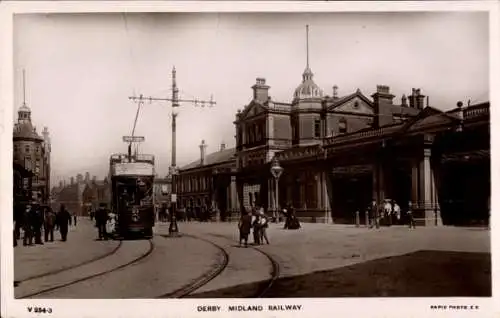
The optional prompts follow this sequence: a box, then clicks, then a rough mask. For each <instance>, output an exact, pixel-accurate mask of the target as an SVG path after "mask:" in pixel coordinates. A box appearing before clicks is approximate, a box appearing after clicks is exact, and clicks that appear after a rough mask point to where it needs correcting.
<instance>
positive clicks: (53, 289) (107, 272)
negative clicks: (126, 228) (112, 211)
mask: <svg viewBox="0 0 500 318" xmlns="http://www.w3.org/2000/svg"><path fill="white" fill-rule="evenodd" d="M148 242H149V248H148V250H147V251H146V253H142V254H141V255H140V256H138V257H135V258H134V259H132V260H130V261H128V262H126V263H124V264H121V265H118V266H115V267H113V268H110V269H108V270H105V271H102V272H97V273H95V274H92V275H88V276H85V277H81V278H78V279H74V280H70V281H69V282H66V283H63V284H58V285H55V286H51V287H49V288H45V289H41V290H38V291H36V292H33V293H30V294H28V295H24V296H22V297H18V298H19V299H25V298H30V297H33V296H38V295H41V294H45V293H48V292H52V291H55V290H58V289H61V288H64V287H68V286H71V285H75V284H78V283H81V282H84V281H87V280H90V279H93V278H96V277H100V276H103V275H106V274H110V273H113V272H116V271H119V270H121V269H123V268H125V267H128V266H131V265H134V264H136V263H138V262H140V261H142V260H143V259H145V258H146V257H148V256H149V255H151V253H152V252H153V250H154V249H155V244H154V243H153V241H152V240H148ZM118 246H120V248H121V247H122V246H123V244H122V241H120V244H119V245H118ZM118 249H119V248H116V249H115V250H114V253H109V254H108V255H106V256H102V257H100V258H99V259H95V260H93V262H96V261H98V260H102V259H105V258H106V257H109V256H111V255H113V254H115V253H116V252H117V251H118ZM91 263H92V262H90V261H87V262H86V264H85V265H87V264H91ZM83 265H84V264H82V263H80V264H79V265H78V266H74V267H72V269H73V268H78V267H81V266H83ZM68 270H69V268H66V269H65V270H60V271H57V272H56V273H52V274H51V275H55V274H59V273H62V272H64V271H68ZM45 276H49V274H46V275H41V276H39V278H41V277H45ZM31 280H34V278H31Z"/></svg>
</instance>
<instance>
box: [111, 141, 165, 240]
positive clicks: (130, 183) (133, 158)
mask: <svg viewBox="0 0 500 318" xmlns="http://www.w3.org/2000/svg"><path fill="white" fill-rule="evenodd" d="M110 176H111V209H112V212H113V213H114V214H115V215H116V216H117V219H116V225H115V231H116V234H117V235H118V237H120V238H128V237H132V236H134V237H144V238H151V237H152V236H153V226H154V222H155V210H154V204H153V203H154V189H153V186H154V184H153V183H154V176H155V169H154V156H153V155H145V154H137V153H136V154H134V155H132V154H131V153H130V148H129V153H128V154H114V155H112V156H111V158H110Z"/></svg>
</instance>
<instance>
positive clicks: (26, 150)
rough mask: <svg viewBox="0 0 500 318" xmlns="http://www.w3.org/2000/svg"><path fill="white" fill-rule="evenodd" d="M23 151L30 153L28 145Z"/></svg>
mask: <svg viewBox="0 0 500 318" xmlns="http://www.w3.org/2000/svg"><path fill="white" fill-rule="evenodd" d="M24 151H25V152H27V153H29V152H30V145H26V146H25V147H24Z"/></svg>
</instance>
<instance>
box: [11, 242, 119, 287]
mask: <svg viewBox="0 0 500 318" xmlns="http://www.w3.org/2000/svg"><path fill="white" fill-rule="evenodd" d="M121 247H122V241H120V242H119V243H118V245H117V246H116V247H115V248H114V249H112V250H111V251H109V252H106V253H104V254H102V255H98V256H96V257H93V258H90V259H88V260H86V261H83V262H80V263H78V264H74V265H71V266H66V267H62V268H59V269H56V270H52V271H48V272H45V273H41V274H37V275H33V276H28V277H26V278H24V279H21V280H17V281H16V282H17V283H18V284H21V283H24V282H28V281H30V280H34V279H38V278H42V277H47V276H52V275H56V274H60V273H62V272H65V271H69V270H72V269H75V268H78V267H82V266H85V265H87V264H91V263H93V262H97V261H100V260H102V259H105V258H106V257H109V256H111V255H113V254H115V253H116V252H118V250H119V249H120V248H121Z"/></svg>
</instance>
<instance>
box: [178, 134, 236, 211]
mask: <svg viewBox="0 0 500 318" xmlns="http://www.w3.org/2000/svg"><path fill="white" fill-rule="evenodd" d="M206 147H207V145H206V144H205V142H204V141H202V144H201V145H200V159H199V160H197V161H194V162H192V163H190V164H188V165H186V166H183V167H181V168H180V169H179V178H178V185H177V193H178V196H179V198H178V206H179V207H180V208H189V209H192V210H193V211H194V212H195V213H198V212H200V211H201V210H202V208H212V209H213V210H214V211H216V213H218V214H219V219H222V220H225V219H226V218H227V217H229V216H231V215H233V216H234V215H237V212H238V204H237V203H238V201H237V197H236V179H235V177H234V173H235V172H236V170H235V149H234V148H231V149H226V146H225V144H224V143H223V144H221V146H220V148H219V150H218V151H216V152H213V153H211V154H208V155H205V149H206ZM232 175H233V176H232Z"/></svg>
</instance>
